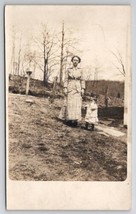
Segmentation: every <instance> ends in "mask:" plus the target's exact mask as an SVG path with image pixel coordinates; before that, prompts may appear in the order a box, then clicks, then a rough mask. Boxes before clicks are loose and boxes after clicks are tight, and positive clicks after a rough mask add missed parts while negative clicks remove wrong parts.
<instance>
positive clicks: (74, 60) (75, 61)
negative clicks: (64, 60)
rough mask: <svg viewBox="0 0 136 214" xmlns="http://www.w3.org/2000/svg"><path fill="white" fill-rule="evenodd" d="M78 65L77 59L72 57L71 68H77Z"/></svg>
mask: <svg viewBox="0 0 136 214" xmlns="http://www.w3.org/2000/svg"><path fill="white" fill-rule="evenodd" d="M78 63H79V59H78V58H77V57H74V58H73V66H74V67H77V65H78Z"/></svg>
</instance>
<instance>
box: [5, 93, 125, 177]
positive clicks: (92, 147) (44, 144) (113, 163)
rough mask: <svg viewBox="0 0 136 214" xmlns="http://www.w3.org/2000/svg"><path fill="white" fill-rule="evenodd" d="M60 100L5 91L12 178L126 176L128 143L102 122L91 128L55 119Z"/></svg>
mask: <svg viewBox="0 0 136 214" xmlns="http://www.w3.org/2000/svg"><path fill="white" fill-rule="evenodd" d="M26 99H30V100H32V101H33V102H32V103H31V102H26ZM61 106H62V100H59V99H58V100H55V102H54V103H53V104H51V103H50V101H49V100H48V99H44V98H36V97H26V96H22V95H15V94H9V112H8V116H9V177H10V179H13V180H44V181H47V180H49V181H51V180H52V181H122V180H125V179H126V175H127V144H125V143H124V142H122V141H121V140H120V139H119V138H116V137H113V136H111V135H109V133H107V129H106V127H104V128H103V130H100V129H99V130H96V131H94V132H90V131H87V130H84V129H81V128H80V127H77V128H72V127H69V126H67V125H65V124H63V123H62V122H61V121H59V120H57V116H58V115H59V111H60V108H61ZM99 127H100V128H102V126H99ZM110 130H111V129H110ZM103 133H105V135H104V134H103ZM116 133H117V132H116Z"/></svg>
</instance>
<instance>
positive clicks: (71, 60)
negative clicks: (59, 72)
mask: <svg viewBox="0 0 136 214" xmlns="http://www.w3.org/2000/svg"><path fill="white" fill-rule="evenodd" d="M74 58H78V60H79V63H80V62H81V59H80V57H79V56H73V57H72V59H71V62H73V60H74Z"/></svg>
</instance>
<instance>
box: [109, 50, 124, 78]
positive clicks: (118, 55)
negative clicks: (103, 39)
mask: <svg viewBox="0 0 136 214" xmlns="http://www.w3.org/2000/svg"><path fill="white" fill-rule="evenodd" d="M110 52H111V53H112V55H113V56H114V57H115V59H116V61H117V65H116V64H113V65H114V66H115V68H116V69H117V70H118V71H119V72H120V73H121V74H122V75H123V76H125V73H126V69H125V65H124V62H123V58H122V56H121V53H120V51H119V50H116V53H115V52H113V51H110Z"/></svg>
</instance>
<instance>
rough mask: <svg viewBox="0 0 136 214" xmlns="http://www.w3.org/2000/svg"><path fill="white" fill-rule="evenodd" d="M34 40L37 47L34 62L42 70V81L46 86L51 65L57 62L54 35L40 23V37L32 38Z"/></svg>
mask: <svg viewBox="0 0 136 214" xmlns="http://www.w3.org/2000/svg"><path fill="white" fill-rule="evenodd" d="M34 42H35V44H36V45H37V47H38V49H39V52H37V57H36V59H35V63H36V64H37V65H38V67H39V69H40V70H41V71H43V82H44V85H46V86H47V85H48V81H49V77H50V75H51V70H52V67H54V66H55V65H57V64H58V60H57V55H56V52H57V49H58V48H56V41H55V35H54V34H51V33H50V32H49V30H48V29H47V26H45V25H42V33H41V38H38V39H36V38H34ZM55 48H56V49H55Z"/></svg>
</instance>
